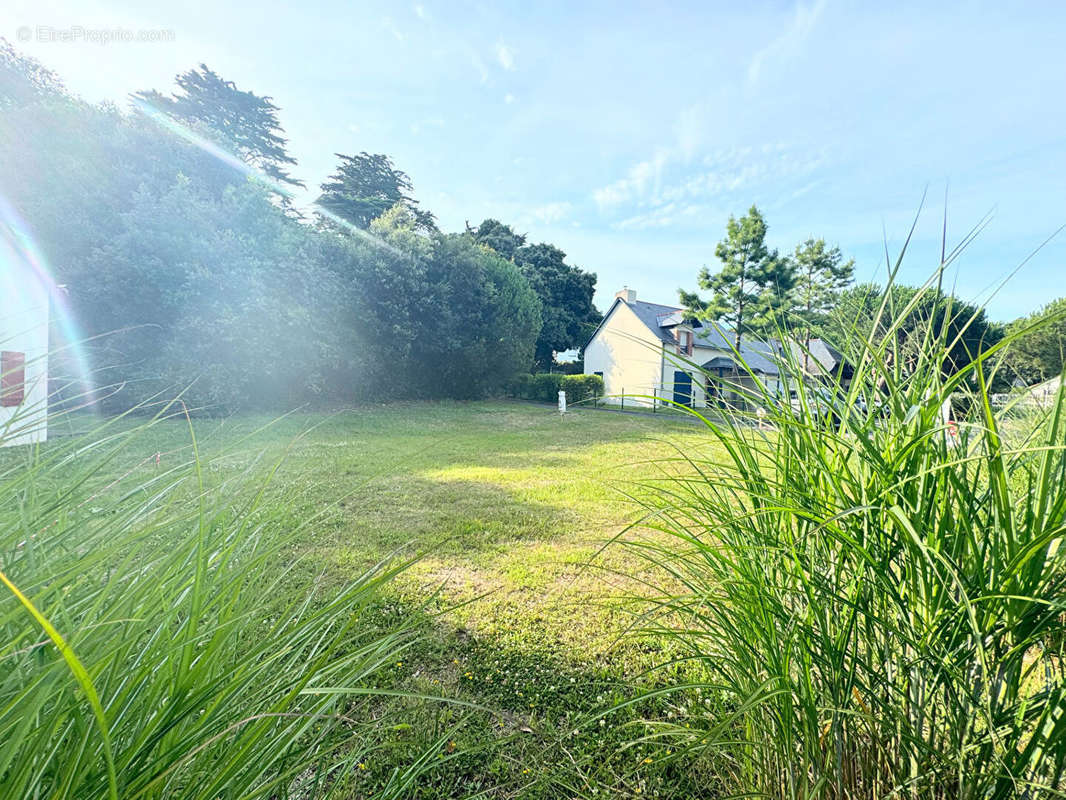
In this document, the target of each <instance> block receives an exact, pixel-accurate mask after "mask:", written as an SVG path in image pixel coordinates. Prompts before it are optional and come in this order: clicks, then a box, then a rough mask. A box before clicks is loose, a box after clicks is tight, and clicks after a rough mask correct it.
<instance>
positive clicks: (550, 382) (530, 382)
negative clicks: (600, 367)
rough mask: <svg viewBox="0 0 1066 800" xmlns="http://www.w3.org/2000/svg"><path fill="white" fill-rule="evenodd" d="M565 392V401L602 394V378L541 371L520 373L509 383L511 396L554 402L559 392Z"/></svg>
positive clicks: (582, 399) (586, 400) (590, 398)
mask: <svg viewBox="0 0 1066 800" xmlns="http://www.w3.org/2000/svg"><path fill="white" fill-rule="evenodd" d="M560 391H565V392H566V402H568V403H582V402H588V401H591V400H593V399H595V398H597V397H602V396H603V378H601V377H600V376H599V375H561V374H559V373H554V372H551V373H549V372H541V373H538V374H536V375H521V376H519V377H518V378H516V379H515V380H513V381H512V382H511V383H510V384H509V393H510V394H511V396H512V397H519V398H521V399H523V400H534V401H537V402H542V403H555V402H556V401H558V399H559V392H560Z"/></svg>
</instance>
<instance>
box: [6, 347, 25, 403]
mask: <svg viewBox="0 0 1066 800" xmlns="http://www.w3.org/2000/svg"><path fill="white" fill-rule="evenodd" d="M25 396H26V354H25V353H20V352H19V351H17V350H3V351H0V406H17V405H21V403H22V401H23V399H24V398H25Z"/></svg>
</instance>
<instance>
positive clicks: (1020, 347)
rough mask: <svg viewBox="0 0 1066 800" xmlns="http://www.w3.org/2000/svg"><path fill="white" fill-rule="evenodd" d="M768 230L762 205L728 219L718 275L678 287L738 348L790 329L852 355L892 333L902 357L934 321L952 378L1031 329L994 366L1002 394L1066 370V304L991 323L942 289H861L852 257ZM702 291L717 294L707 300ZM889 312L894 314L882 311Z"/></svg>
mask: <svg viewBox="0 0 1066 800" xmlns="http://www.w3.org/2000/svg"><path fill="white" fill-rule="evenodd" d="M766 233H767V224H766V220H765V218H764V217H763V214H762V213H761V212H760V211H759V209H758V208H757V207H755V206H752V207H751V208H750V209H749V210H748V212H747V213H746V214H745V215H743V216H742V217H740V218H739V219H738V218H736V217H732V216H731V217H730V218H729V222H728V223H727V225H726V233H725V237H724V238H723V239H722V240H721V241H720V242H719V243H718V245H717V247H716V248H715V255H716V256H717V258H718V260H719V262H720V263H721V267H720V269H719V270H717V271H714V272H712V271H711V270H710V269H709V268H708V267H706V266H705V267H703V268H702V269H701V270H700V271H699V274H698V275H697V285H698V289H697V290H696V291H686V290H684V289H681V290H679V295H680V299H681V303H682V305H683V306H684V308H685V309H686V311H687V313H688V314H689V315H690V316H691V317H692V318H694V319H699V320H705V321H711V322H714V323H717V324H721V325H723V326H726V327H728V328H729V329H730V330H731V331H732V334H733V343H734V345H735V346H738V347H739V345H740V342H741V340H742V338H743V337H745V336H747V337H753V338H776V337H779V336H781V335H782V334H783V333H785V334H786V335H789V336H792V337H793V338H794V339H796V340H797V341H800V342H803V343H809V342H810V341H811V340H812V339H813V338H822V339H825V340H827V341H828V342H829V343H830V344H832V345H834V346H836V347H837V348H840V349H842V350H844V351H845V354H847V353H846V351H847V350H848V349H849V344H854V343H855V342H856V341H857V339H856V334H859V335H860V337H869V336H871V335H872V336H875V337H884V336H893V337H895V338H896V340H897V341H896V345H897V350H898V352H899V353H901V354H902V355H903V356H904V357H905V356H906V354H907V353H908V352H909V351H912V350H914V351H916V350H917V348H919V347H920V346H921V337H922V336H923V335H924V332H925V331H926V330H927V329H928V328H929V325H930V324H932V325H933V326H934V329H935V330H937V331H940V330H946V331H947V333H948V341H950V342H952V347H951V349H950V352H949V353H947V354H946V358H945V362H944V369H945V372H948V373H953V372H956V371H958V370H959V369H961V368H962V367H964V366H965V365H967V364H969V363H970V362H972V361H973V359H975V358H976V357H977V356H978V355H979V354H981V353H982V352H984V351H985V350H986V349H988V348H990V347H992V346H994V345H996V344H998V343H999V342H1000V341H1002V340H1003V338H1004V337H1005V336H1006V335H1008V334H1011V335H1012V337H1013V336H1014V335H1016V334H1017V333H1019V332H1020V331H1023V330H1026V331H1027V333H1026V335H1024V336H1019V337H1018V338H1017V339H1016V340H1015V341H1012V342H1011V344H1010V346H1009V347H1008V348H1006V350H1005V351H1004V352H1003V353H1002V355H1001V356H1000V357H999V358H997V359H996V360H995V362H994V363H995V365H997V367H998V369H997V370H996V386H997V388H999V389H1005V388H1007V387H1008V386H1009V384H1010V383H1011V382H1012V381H1014V382H1017V383H1025V384H1030V383H1034V382H1037V381H1038V380H1046V379H1047V378H1050V377H1052V376H1055V375H1058V374H1060V372H1061V371H1062V369H1063V351H1064V343H1066V299H1062V300H1058V301H1056V302H1054V303H1052V304H1051V305H1049V306H1048V307H1047V308H1045V309H1043V310H1041V311H1039V312H1036V313H1035V314H1033V315H1030V316H1029V317H1024V318H1022V319H1019V320H1016V321H1015V322H1012V323H1010V324H1008V325H1003V324H1000V323H997V322H994V321H992V320H990V319H989V318H988V316H987V314H986V313H985V310H984V308H979V307H977V306H975V305H974V304H972V303H968V302H965V301H963V300H960V299H959V298H958V297H955V296H952V295H950V294H948V293H946V292H944V291H943V290H941V289H939V288H937V287H932V288H928V287H927V288H920V287H914V286H906V285H902V284H892V285H891V286H890V287H884V286H880V285H878V284H876V283H861V284H854V283H853V279H854V272H855V261H854V259H845V258H844V256H843V254H842V253H841V251H840V249H839V248H838V247H831V246H829V245H828V244H827V243H826V242H825V240H824V239H822V238H814V237H811V238H808V239H807V240H806V241H804V242H801V243H800V244H798V245H797V246H796V247H795V249H794V250H793V251H792V252H791V253H784V254H783V253H780V252H779V251H778V250H775V249H773V248H771V247H769V246H768V245H767V243H766ZM700 290H703V291H709V292H710V293H711V296H710V297H709V298H707V299H705V298H704V297H703V296H701V294H700ZM882 308H885V309H886V311H887V313H885V314H881V313H880V311H881V309H882ZM902 312H906V313H902ZM889 320H892V322H893V324H892V325H891V327H890V325H889ZM1044 322H1046V323H1047V324H1042V323H1044ZM1029 329H1032V330H1029ZM989 366H990V367H991V366H992V364H990V365H989Z"/></svg>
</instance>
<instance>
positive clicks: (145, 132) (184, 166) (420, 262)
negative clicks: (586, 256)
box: [0, 59, 540, 412]
mask: <svg viewBox="0 0 1066 800" xmlns="http://www.w3.org/2000/svg"><path fill="white" fill-rule="evenodd" d="M9 61H10V64H8V65H7V66H6V67H5V68H4V70H5V71H3V72H2V74H3V75H8V76H14V77H12V78H11V81H14V82H17V81H16V78H17V79H18V80H21V81H22V82H23V84H25V83H26V82H27V81H29V84H28V85H30V86H36V85H38V84H40V85H41V86H45V84H46V83H47V82H46V81H44V79H38V78H35V77H34V76H35V75H37V72H38V71H37V70H36V67H34V64H35V62H32V61H29V60H25V59H23V60H22V61H15V60H11V59H9ZM5 80H6V78H5ZM33 81H37V83H33ZM179 83H180V84H181V86H182V89H183V91H184V94H183V95H181V96H175V97H173V98H169V99H166V98H164V99H160V98H158V97H156V98H154V100H155V102H156V103H157V104H161V105H163V106H164V107H165V108H166V109H167V113H170V114H173V115H175V116H177V117H180V118H181V119H182V120H184V122H186V123H187V124H189V125H190V126H193V127H201V128H202V127H204V126H207V125H215V124H217V125H220V126H221V130H220V131H216V132H214V133H213V134H212V138H215V139H216V140H217V141H219V142H220V143H223V144H224V145H225V146H227V147H232V148H233V149H234V151H235V152H236V153H237V154H239V155H240V156H241V157H242V158H244V160H246V161H247V162H249V163H250V164H252V165H253V166H256V167H258V168H262V169H264V170H266V171H267V172H271V170H270V169H268V167H269V164H268V162H269V161H270V159H271V158H273V157H274V156H277V158H276V159H275V162H276V163H275V167H277V169H282V167H283V166H284V164H286V163H288V162H286V161H285V160H284V159H281V157H280V154H279V153H278V152H274V151H272V150H271V149H270V147H271V146H273V147H280V146H281V144H282V143H283V140H281V139H280V127H279V126H278V125H277V119H276V108H275V107H274V106H273V105H271V104H270V103H269V99H268V98H258V97H257V96H256V95H253V94H251V93H249V92H243V91H240V90H238V89H236V87H234V86H233V85H232V84H230V83H228V82H226V81H224V80H222V79H221V78H220V77H219V76H217V75H216V74H215V73H211V72H210V71H208V70H206V68H203V69H202V70H201V71H199V72H194V73H188V74H187V75H185V76H181V77H180V78H179ZM19 85H22V84H19ZM20 96H23V97H26V98H29V99H28V100H27V101H26V102H21V101H20V102H19V103H18V104H12V105H9V106H5V107H3V108H2V110H0V151H2V152H3V153H4V154H5V155H9V156H10V157H9V158H3V159H0V183H3V185H4V187H5V196H6V198H7V199H8V200H9V201H10V202H11V203H12V205H13V206H14V207H15V209H16V210H17V211H18V213H19V216H21V217H23V218H24V219H25V220H26V221H27V222H28V224H27V229H28V230H29V231H30V234H31V235H32V237H33V239H34V240H35V242H36V243H37V244H38V245H39V246H40V248H41V250H42V251H43V252H44V253H45V254H46V256H47V260H48V262H49V264H48V266H50V267H51V269H52V271H53V273H54V274H55V277H56V279H57V281H58V282H59V283H62V284H65V285H66V287H67V290H68V293H69V305H70V307H71V308H72V309H73V312H74V317H75V318H76V320H77V322H78V324H79V326H80V327H81V334H82V335H83V336H85V337H92V343H91V346H90V353H89V355H90V359H91V362H92V366H93V368H94V369H95V370H96V372H97V380H98V382H99V383H101V384H104V385H109V386H114V387H117V388H118V390H117V391H115V392H113V393H111V392H105V395H106V396H107V408H108V409H109V410H115V409H122V408H129V407H131V406H134V405H138V404H139V403H140V402H142V401H144V400H145V399H147V398H149V397H152V396H154V395H155V394H156V393H157V392H163V393H164V395H166V396H173V393H174V392H177V391H181V390H186V394H185V398H186V401H187V402H188V403H189V404H190V405H191V406H193V407H195V408H201V409H210V410H211V411H212V412H228V411H232V410H234V409H237V408H243V409H253V408H272V409H288V408H292V407H293V406H295V405H300V404H304V403H337V402H351V401H353V400H362V399H367V398H371V397H373V398H381V397H386V398H390V399H392V398H395V397H397V396H464V397H468V396H479V395H482V394H485V393H489V392H492V391H496V390H498V389H499V388H500V387H501V386H502V385H504V383H506V381H508V380H509V379H510V378H511V376H513V375H514V374H515V373H517V372H519V371H522V370H525V369H528V367H529V364H530V362H531V360H532V357H533V346H534V342H535V340H536V337H537V333H538V331H539V328H540V317H539V313H540V312H539V305H538V301H537V298H536V295H535V294H534V293H533V292H532V290H531V289H530V287H529V285H528V281H527V280H526V279H525V278H523V277H522V275H521V274H520V272H519V270H518V269H517V268H516V267H515V266H514V265H513V264H511V263H509V262H506V261H504V260H503V259H501V258H499V257H498V256H496V255H494V254H493V253H491V252H490V251H487V250H485V249H483V248H479V247H477V246H476V245H474V244H473V243H472V242H469V241H468V242H466V243H464V242H459V241H457V240H455V237H441V236H439V235H438V234H436V233H435V231H432V230H429V231H427V224H426V220H427V216H426V214H425V212H421V211H419V210H417V208H413V206H412V203H413V201H410V200H409V198H406V197H401V200H403V202H399V203H396V204H390V205H388V206H383V207H382V208H381V210H380V213H379V212H377V211H376V212H375V214H374V221H373V224H372V225H371V227H372V229H373V235H364V236H356V235H350V229H347V228H346V227H345V226H344V225H331V226H328V227H316V226H314V225H312V224H305V223H304V221H302V220H299V219H295V218H293V216H292V214H291V213H288V209H287V207H286V206H285V205H284V204H280V203H278V202H277V197H276V193H274V190H273V189H272V188H271V187H264V186H263V185H262V184H261V183H259V182H258V181H254V180H249V179H248V178H246V177H245V175H244V174H243V173H242V172H241V171H239V170H235V169H233V167H232V166H231V165H229V164H227V163H225V162H224V161H222V160H219V159H217V158H215V157H214V156H213V155H211V154H209V153H207V152H204V151H203V150H201V149H199V148H197V147H195V146H193V145H191V144H190V143H188V142H187V141H185V140H184V139H182V138H181V137H178V136H176V135H173V134H171V133H170V132H169V131H167V130H164V129H163V128H162V127H161V126H160V125H159V124H158V123H157V122H156V121H155V120H153V119H151V118H150V117H149V116H148V115H146V114H143V113H141V112H140V111H137V110H135V111H133V112H132V113H130V114H122V113H119V112H118V111H117V110H116V109H114V108H110V107H96V106H91V105H88V104H85V103H82V102H80V101H78V100H77V99H75V98H71V97H67V96H66V95H64V94H62V93H61V92H54V91H51V90H49V91H48V92H46V93H45V94H43V95H39V94H34V93H29V94H27V93H26V92H23V94H22V95H20ZM246 106H247V109H246V110H247V112H248V118H247V119H245V117H244V115H243V112H242V109H245V107H246ZM236 118H239V120H237V119H236ZM245 124H247V125H249V126H251V128H252V129H254V130H248V131H243V132H242V128H241V125H245ZM227 137H230V138H232V139H233V142H230V139H227ZM271 137H273V138H271ZM271 143H272V144H271ZM271 153H273V155H271ZM386 162H387V159H386ZM116 165H121V168H118V167H116ZM386 166H389V167H390V168H391V164H386ZM271 174H272V175H274V176H275V177H278V175H277V174H275V173H274V172H271ZM397 176H398V177H397ZM393 177H394V178H397V179H398V180H400V183H401V184H403V181H406V176H403V175H402V173H397V174H396V175H394V176H393ZM401 188H402V186H401ZM401 195H402V192H401ZM362 222H366V223H367V224H370V223H369V222H368V220H363V221H362ZM428 234H432V235H428ZM381 239H384V240H385V241H384V242H382V241H381ZM62 344H63V342H56V345H57V346H60V345H62ZM52 372H53V374H54V375H56V376H62V375H63V374H65V368H64V365H63V363H62V359H61V358H57V359H56V360H55V362H54V363H53V369H52Z"/></svg>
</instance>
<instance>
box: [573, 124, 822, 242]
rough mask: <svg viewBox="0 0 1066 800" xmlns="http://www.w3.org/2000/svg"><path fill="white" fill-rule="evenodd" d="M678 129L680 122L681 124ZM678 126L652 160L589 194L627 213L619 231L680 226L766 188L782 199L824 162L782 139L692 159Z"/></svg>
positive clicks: (606, 207)
mask: <svg viewBox="0 0 1066 800" xmlns="http://www.w3.org/2000/svg"><path fill="white" fill-rule="evenodd" d="M680 127H681V128H682V129H683V128H684V125H682V126H680ZM685 137H686V134H685V132H684V131H683V130H682V131H681V132H679V135H678V143H677V144H675V145H672V146H669V147H660V148H658V149H657V150H656V151H655V154H654V155H653V156H652V158H650V159H647V160H645V161H640V162H637V163H636V164H634V165H633V166H631V167H630V168H629V170H628V171H627V172H626V174H625V177H623V178H620V179H618V180H616V181H614V182H613V183H609V184H607V185H606V186H603V187H602V188H600V189H597V190H595V191H594V192H593V199H594V200H595V201H596V204H597V206H598V207H599V209H600V212H601V213H605V214H613V213H616V212H628V214H629V216H626V217H625V218H624V219H621V220H620V221H618V222H616V223H614V227H615V228H617V229H622V230H643V229H647V228H660V227H666V226H669V225H675V224H682V223H686V222H688V221H691V220H692V218H693V217H695V216H696V215H697V214H700V213H708V212H709V211H710V209H711V207H712V206H713V207H714V209H715V210H716V211H720V210H722V208H723V207H725V208H728V207H730V206H733V205H736V204H737V203H738V202H739V203H740V204H741V205H744V206H745V207H746V205H747V204H748V203H750V202H751V200H752V199H754V197H755V196H757V195H758V194H759V193H760V191H763V190H764V189H765V188H766V187H768V186H778V187H780V191H781V192H782V196H783V197H787V196H788V192H790V191H798V192H799V195H797V196H800V195H802V194H803V193H806V192H807V191H810V189H809V188H804V187H805V186H806V185H809V184H810V183H811V181H812V176H813V175H814V174H815V173H816V172H817V171H818V170H819V168H821V167H822V166H823V165H824V164H825V162H826V153H825V151H824V150H820V151H808V150H803V149H799V148H796V147H793V146H789V145H787V144H785V143H782V142H768V143H765V144H762V145H759V146H752V145H743V146H737V147H727V148H719V149H717V150H715V151H713V152H711V153H707V154H706V155H704V156H703V157H702V158H696V157H695V155H696V153H695V149H694V148H695V145H692V144H691V139H690V140H686V138H685Z"/></svg>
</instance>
